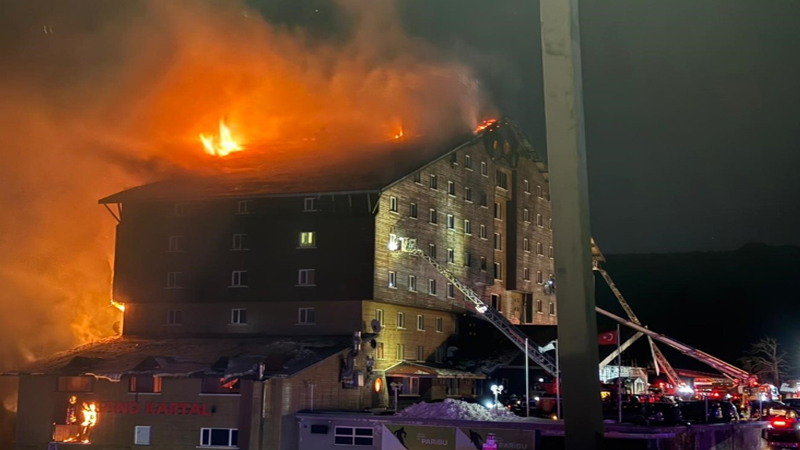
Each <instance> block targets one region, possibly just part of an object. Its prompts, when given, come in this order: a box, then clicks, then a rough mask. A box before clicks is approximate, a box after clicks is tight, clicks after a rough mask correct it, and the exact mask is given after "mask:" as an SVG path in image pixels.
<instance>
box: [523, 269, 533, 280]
mask: <svg viewBox="0 0 800 450" xmlns="http://www.w3.org/2000/svg"><path fill="white" fill-rule="evenodd" d="M522 279H523V280H525V281H531V269H529V268H527V267H525V268H523V269H522Z"/></svg>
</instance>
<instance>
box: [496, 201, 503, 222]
mask: <svg viewBox="0 0 800 450" xmlns="http://www.w3.org/2000/svg"><path fill="white" fill-rule="evenodd" d="M494 218H495V219H497V220H503V205H502V204H500V203H495V204H494Z"/></svg>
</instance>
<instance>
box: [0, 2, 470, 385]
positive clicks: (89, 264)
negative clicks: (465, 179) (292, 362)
mask: <svg viewBox="0 0 800 450" xmlns="http://www.w3.org/2000/svg"><path fill="white" fill-rule="evenodd" d="M339 6H340V7H341V8H340V11H343V12H344V13H343V14H342V15H343V16H344V17H346V18H347V23H348V27H349V28H348V30H349V32H348V33H347V34H346V35H344V36H341V35H337V36H335V37H331V38H330V39H322V38H320V37H319V36H318V35H315V34H313V33H308V32H307V31H306V30H303V29H299V28H289V27H285V26H276V25H272V24H270V23H269V21H268V18H266V19H265V18H263V17H261V16H260V15H259V14H257V13H256V12H255V11H253V10H251V9H248V8H247V7H246V6H245V5H244V4H240V3H238V2H235V1H225V2H211V1H206V2H203V1H199V0H194V1H189V0H187V1H176V0H170V1H163V0H152V1H147V0H128V1H125V2H116V1H114V2H109V1H106V0H80V1H78V0H60V1H57V2H53V1H49V0H26V1H24V2H2V4H1V5H0V61H3V63H2V64H0V98H1V99H2V101H0V136H2V137H3V139H2V143H1V145H0V152H2V158H3V163H2V164H0V179H2V182H3V188H2V190H0V208H2V210H3V214H2V215H0V244H1V246H0V249H2V251H0V358H2V360H0V370H10V369H13V368H14V367H15V366H17V365H19V364H21V363H23V362H24V361H26V360H30V359H32V358H36V357H41V356H45V355H48V354H50V353H52V352H54V351H57V350H63V349H66V348H69V347H71V346H73V345H75V344H78V343H83V342H87V341H91V340H93V339H97V338H100V337H103V336H109V335H112V334H113V331H112V324H113V323H114V321H116V320H119V316H120V314H119V313H118V312H117V311H116V310H115V309H114V308H112V307H110V306H109V294H110V283H111V279H112V274H111V267H112V263H113V261H112V258H113V243H114V225H115V221H114V219H113V218H112V217H111V215H110V214H108V213H107V212H106V211H105V210H104V209H103V208H102V207H101V206H98V205H97V203H96V201H97V199H99V198H101V197H103V196H106V195H109V194H112V193H114V192H116V191H118V190H121V189H124V188H126V187H131V186H134V185H137V184H140V183H144V182H148V181H153V180H156V179H159V178H164V177H167V176H172V175H175V174H180V173H186V172H191V173H195V172H204V171H213V170H219V167H220V166H221V165H222V163H221V162H220V159H219V158H215V157H211V156H207V155H205V154H204V153H203V151H202V148H201V146H200V143H199V141H198V135H199V134H200V133H204V132H205V133H208V132H213V131H215V129H216V126H217V122H218V121H219V119H220V118H223V117H224V118H226V120H227V122H228V123H229V125H230V126H231V128H232V131H233V133H234V137H236V138H237V139H239V140H241V141H242V142H243V143H244V144H246V146H248V147H251V148H252V147H259V148H261V149H262V150H263V149H264V148H267V149H268V148H269V146H270V145H279V144H280V145H286V144H290V145H292V146H296V147H297V149H298V150H297V151H300V152H306V153H308V152H319V153H320V156H322V154H323V153H324V156H325V157H326V158H339V157H344V156H349V157H352V150H353V149H354V148H357V147H358V146H359V145H362V144H368V143H373V142H381V141H388V140H389V139H390V138H391V137H392V136H393V135H394V134H396V133H397V132H398V130H400V129H402V130H403V131H404V133H405V135H406V136H417V135H426V136H431V135H446V134H452V133H456V132H461V131H465V130H469V129H471V127H472V126H474V125H475V123H476V122H477V121H478V119H479V118H480V117H479V112H480V111H481V108H482V105H481V99H480V96H479V93H478V85H477V83H476V82H475V81H474V80H473V79H472V78H471V75H470V72H469V70H468V69H467V68H466V67H465V66H463V65H460V64H459V63H457V62H455V61H450V60H449V59H448V58H446V57H445V56H443V55H442V54H440V53H438V52H437V51H436V50H435V49H433V48H432V47H430V46H429V45H427V44H426V43H425V42H421V41H419V40H417V39H414V38H411V37H409V36H407V35H406V34H405V33H404V32H403V30H402V27H401V24H400V23H399V21H398V20H397V18H396V15H395V14H394V12H393V9H392V5H391V4H389V3H385V2H380V1H347V2H343V3H342V4H341V5H339ZM345 144H346V145H347V151H342V148H343V145H345ZM262 154H263V152H262Z"/></svg>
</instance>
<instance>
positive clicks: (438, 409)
mask: <svg viewBox="0 0 800 450" xmlns="http://www.w3.org/2000/svg"><path fill="white" fill-rule="evenodd" d="M396 415H397V416H398V417H413V418H416V419H453V420H483V421H503V422H511V421H519V420H525V418H524V417H519V416H517V415H516V414H514V413H512V412H511V411H509V410H507V409H505V408H500V409H499V410H498V411H497V413H495V411H494V409H492V410H489V409H488V408H486V407H485V406H483V405H479V404H477V403H467V402H465V401H461V400H456V399H452V398H448V399H445V400H444V401H443V402H435V403H425V402H421V403H416V404H413V405H411V406H409V407H408V408H406V409H404V410H402V411H400V412H399V413H397V414H396Z"/></svg>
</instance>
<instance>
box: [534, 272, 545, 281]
mask: <svg viewBox="0 0 800 450" xmlns="http://www.w3.org/2000/svg"><path fill="white" fill-rule="evenodd" d="M536 282H537V283H539V284H542V283H544V278H543V277H542V271H541V270H537V271H536Z"/></svg>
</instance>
